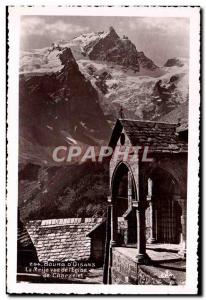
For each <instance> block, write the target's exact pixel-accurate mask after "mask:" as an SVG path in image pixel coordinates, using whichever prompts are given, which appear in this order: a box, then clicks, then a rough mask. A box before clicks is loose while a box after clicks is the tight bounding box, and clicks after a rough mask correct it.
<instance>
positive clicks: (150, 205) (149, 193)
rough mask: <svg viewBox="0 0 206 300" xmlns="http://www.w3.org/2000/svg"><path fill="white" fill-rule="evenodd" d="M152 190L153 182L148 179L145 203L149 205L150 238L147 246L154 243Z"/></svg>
mask: <svg viewBox="0 0 206 300" xmlns="http://www.w3.org/2000/svg"><path fill="white" fill-rule="evenodd" d="M152 189H153V181H152V179H150V178H148V194H147V201H148V203H149V214H150V228H151V230H150V238H149V240H148V243H149V244H153V243H155V241H156V240H155V237H154V208H153V199H152Z"/></svg>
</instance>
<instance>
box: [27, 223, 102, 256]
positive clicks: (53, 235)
mask: <svg viewBox="0 0 206 300" xmlns="http://www.w3.org/2000/svg"><path fill="white" fill-rule="evenodd" d="M101 221H102V218H67V219H50V220H35V221H29V222H28V223H27V230H28V232H29V235H30V237H31V239H32V241H33V244H34V246H35V248H36V251H37V255H38V259H39V261H40V262H41V261H71V260H89V258H90V254H91V253H90V251H91V239H90V238H89V237H88V236H87V234H88V233H89V232H90V231H91V229H92V228H93V227H94V226H96V225H97V224H99V223H101Z"/></svg>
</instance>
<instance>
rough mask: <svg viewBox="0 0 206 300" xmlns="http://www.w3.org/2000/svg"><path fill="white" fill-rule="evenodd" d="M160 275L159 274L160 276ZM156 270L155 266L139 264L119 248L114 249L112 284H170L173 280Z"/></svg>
mask: <svg viewBox="0 0 206 300" xmlns="http://www.w3.org/2000/svg"><path fill="white" fill-rule="evenodd" d="M158 275H159V276H158ZM161 275H163V274H160V273H158V274H157V272H155V271H154V267H151V266H149V265H140V264H137V263H136V262H135V261H134V260H133V259H132V258H130V257H129V256H125V255H124V254H122V253H120V252H119V251H118V250H117V249H115V248H113V250H112V284H134V285H149V284H152V285H162V284H165V285H169V284H171V280H170V279H169V278H165V277H164V276H161Z"/></svg>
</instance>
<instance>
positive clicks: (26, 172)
mask: <svg viewBox="0 0 206 300" xmlns="http://www.w3.org/2000/svg"><path fill="white" fill-rule="evenodd" d="M199 22H200V10H199V8H197V7H193V8H192V7H185V8H184V9H183V8H178V7H162V8H158V7H153V8H150V7H144V8H143V7H139V8H138V7H135V8H132V7H128V8H124V9H123V8H119V9H116V10H115V9H114V7H113V8H112V7H111V8H109V7H104V8H103V7H102V8H101V7H99V8H94V7H93V8H89V7H88V8H87V9H83V8H81V7H76V8H74V7H73V8H71V7H70V8H69V7H65V8H64V7H56V8H53V9H51V8H50V9H49V8H46V7H42V8H35V7H21V8H20V7H10V8H9V46H10V50H9V63H8V64H9V68H8V72H9V73H8V74H9V81H8V82H9V85H8V88H9V92H8V124H9V128H8V130H9V134H8V147H9V152H8V176H9V177H8V212H7V220H8V233H7V234H8V254H7V260H8V277H7V278H8V279H7V285H8V290H9V292H11V293H12V292H15V293H54V294H55V293H61V294H69V293H76V294H86V293H88V292H89V293H94V294H150V293H153V294H190V293H191V294H195V293H197V261H198V258H197V242H198V166H199V162H198V151H199V150H198V137H199V105H200V94H199V72H200V69H199V67H200V66H199V59H200V56H199V49H200V45H199V31H200V24H199ZM15 61H16V63H15ZM12 62H13V63H12ZM10 124H11V126H10ZM12 128H13V131H12V130H11V129H12ZM14 135H15V136H14ZM10 161H11V162H10ZM10 279H11V280H10ZM125 285H126V286H127V290H125Z"/></svg>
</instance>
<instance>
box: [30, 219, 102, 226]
mask: <svg viewBox="0 0 206 300" xmlns="http://www.w3.org/2000/svg"><path fill="white" fill-rule="evenodd" d="M101 220H102V218H94V217H91V218H59V219H44V220H31V221H29V222H28V223H27V224H31V225H32V224H36V223H39V226H64V225H71V224H81V223H93V222H100V221H101Z"/></svg>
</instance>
